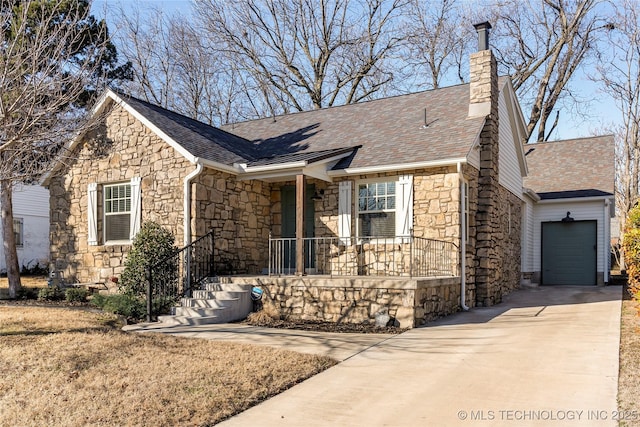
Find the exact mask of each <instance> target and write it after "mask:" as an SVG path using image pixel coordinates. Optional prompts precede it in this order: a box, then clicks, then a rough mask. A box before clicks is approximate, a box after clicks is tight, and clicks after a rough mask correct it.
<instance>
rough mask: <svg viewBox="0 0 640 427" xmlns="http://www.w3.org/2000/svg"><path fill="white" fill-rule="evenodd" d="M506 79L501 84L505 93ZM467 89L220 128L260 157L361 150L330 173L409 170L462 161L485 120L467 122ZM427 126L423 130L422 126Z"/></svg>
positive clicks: (459, 86) (469, 119)
mask: <svg viewBox="0 0 640 427" xmlns="http://www.w3.org/2000/svg"><path fill="white" fill-rule="evenodd" d="M506 81H507V78H501V79H500V87H503V86H504V85H505V83H506ZM468 112H469V85H468V84H462V85H457V86H451V87H446V88H441V89H434V90H429V91H424V92H418V93H412V94H408V95H398V96H393V97H389V98H382V99H376V100H372V101H366V102H360V103H356V104H349V105H343V106H337V107H330V108H323V109H319V110H312V111H305V112H299V113H293V114H287V115H281V116H275V117H270V118H265V119H259V120H251V121H246V122H241V123H234V124H229V125H225V126H222V129H224V130H226V131H228V132H230V133H233V134H235V135H238V136H240V137H242V138H245V139H247V140H250V141H252V142H253V143H254V144H255V149H256V150H257V153H258V156H262V157H267V156H291V155H293V154H295V153H305V152H310V151H319V150H337V149H342V148H348V147H357V146H361V148H359V149H358V150H357V153H355V154H354V155H353V156H350V157H348V158H345V159H343V160H341V161H340V162H339V163H338V164H336V165H335V166H334V167H333V169H334V170H340V169H346V168H349V169H358V168H372V167H378V166H383V165H387V166H389V167H393V166H395V167H397V168H403V167H405V168H408V167H410V166H411V165H415V164H418V163H425V162H444V161H451V162H454V161H464V160H466V159H467V156H468V154H469V151H470V150H471V148H472V146H473V144H474V142H475V141H476V139H477V137H478V135H479V133H480V131H481V129H482V126H483V125H484V121H485V118H484V117H472V118H469V117H468ZM425 124H426V126H425Z"/></svg>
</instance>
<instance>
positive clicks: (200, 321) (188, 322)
mask: <svg viewBox="0 0 640 427" xmlns="http://www.w3.org/2000/svg"><path fill="white" fill-rule="evenodd" d="M158 322H161V323H164V324H165V325H167V326H180V325H184V326H197V325H212V324H215V323H226V322H224V321H220V318H219V317H217V316H205V317H191V316H169V315H167V316H158Z"/></svg>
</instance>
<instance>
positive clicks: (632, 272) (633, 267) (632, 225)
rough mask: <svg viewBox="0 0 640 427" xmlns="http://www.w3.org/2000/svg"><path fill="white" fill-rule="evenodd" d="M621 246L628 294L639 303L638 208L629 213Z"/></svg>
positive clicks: (639, 254)
mask: <svg viewBox="0 0 640 427" xmlns="http://www.w3.org/2000/svg"><path fill="white" fill-rule="evenodd" d="M622 246H623V248H624V261H625V264H626V266H627V276H628V281H629V292H630V293H631V295H632V296H633V297H634V298H635V299H637V300H638V301H640V206H636V207H635V208H633V209H631V210H630V211H629V214H628V217H627V223H626V225H625V233H624V239H623V241H622Z"/></svg>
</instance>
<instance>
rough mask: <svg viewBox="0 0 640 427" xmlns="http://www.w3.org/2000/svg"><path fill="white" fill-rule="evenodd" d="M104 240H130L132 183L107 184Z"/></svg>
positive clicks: (105, 187)
mask: <svg viewBox="0 0 640 427" xmlns="http://www.w3.org/2000/svg"><path fill="white" fill-rule="evenodd" d="M103 194H104V204H103V206H104V241H105V242H111V241H129V236H130V225H131V185H130V184H129V183H124V184H114V185H105V186H104V187H103Z"/></svg>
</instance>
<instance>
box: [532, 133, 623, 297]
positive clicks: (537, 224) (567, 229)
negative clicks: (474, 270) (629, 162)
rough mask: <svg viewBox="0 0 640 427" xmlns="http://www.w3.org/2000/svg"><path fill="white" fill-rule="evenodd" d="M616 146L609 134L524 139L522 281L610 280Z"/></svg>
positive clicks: (580, 282) (594, 282)
mask: <svg viewBox="0 0 640 427" xmlns="http://www.w3.org/2000/svg"><path fill="white" fill-rule="evenodd" d="M614 146H615V144H614V138H613V136H611V135H607V136H600V137H590V138H578V139H570V140H564V141H553V142H539V143H535V144H527V145H526V147H527V148H526V153H525V157H526V159H527V167H528V175H527V176H526V177H525V178H524V180H523V185H524V191H523V193H524V195H525V198H524V200H523V210H522V212H523V218H522V223H523V227H522V258H521V260H522V279H521V283H522V284H524V285H587V286H588V285H591V286H593V285H604V284H606V283H607V282H609V270H610V261H611V260H610V253H611V247H610V243H611V239H610V236H611V218H612V217H614V216H615V203H614V175H615V173H614V165H615V160H614V159H615V156H614Z"/></svg>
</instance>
